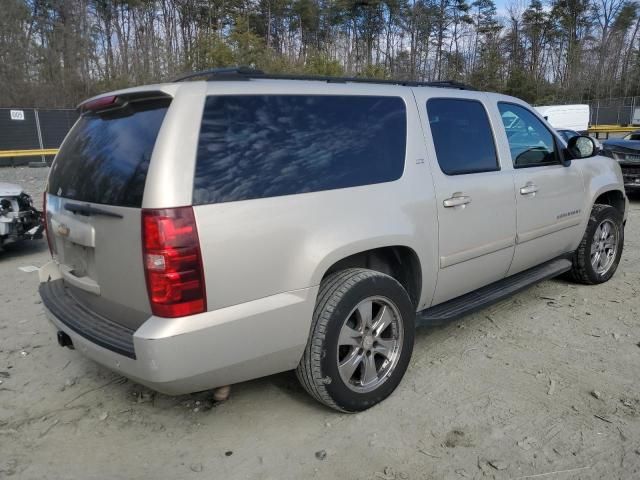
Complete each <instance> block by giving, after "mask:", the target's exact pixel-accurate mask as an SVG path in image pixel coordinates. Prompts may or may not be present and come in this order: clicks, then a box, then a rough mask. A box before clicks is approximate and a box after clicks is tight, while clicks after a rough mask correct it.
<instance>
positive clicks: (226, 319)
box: [42, 282, 318, 395]
mask: <svg viewBox="0 0 640 480" xmlns="http://www.w3.org/2000/svg"><path fill="white" fill-rule="evenodd" d="M51 283H53V282H51ZM317 291H318V288H317V287H312V288H307V289H301V290H295V291H291V292H286V293H281V294H278V295H273V296H270V297H266V298H262V299H258V300H255V301H252V302H247V303H243V304H240V305H234V306H231V307H227V308H223V309H220V310H215V311H212V312H205V313H202V314H198V315H192V316H189V317H182V318H173V319H168V318H160V317H154V316H152V317H150V318H149V319H148V320H147V321H146V322H145V323H144V324H143V325H142V326H141V327H140V328H139V329H138V330H136V331H135V332H131V333H130V334H131V339H132V345H133V355H127V354H126V351H124V352H123V351H120V352H116V351H114V349H113V346H112V345H109V344H108V343H104V342H101V341H99V339H98V340H97V339H96V337H95V334H96V330H95V329H96V327H95V324H94V323H95V319H90V318H89V316H86V317H85V321H84V322H82V321H70V320H69V316H68V315H70V314H69V313H65V311H62V310H61V309H60V308H59V306H56V305H55V302H54V303H52V300H51V298H50V297H49V298H47V295H42V298H43V304H44V306H45V311H46V314H47V317H48V318H49V320H50V321H51V323H52V324H53V325H54V327H55V328H56V329H57V330H61V331H63V332H65V333H66V334H67V335H69V337H71V339H72V341H73V344H74V347H75V348H76V349H77V350H78V351H79V352H81V353H82V354H84V355H86V356H87V357H89V358H91V359H93V360H95V361H96V362H98V363H100V364H102V365H104V366H106V367H108V368H110V369H112V370H114V371H116V372H119V373H121V374H122V375H124V376H126V377H129V378H131V379H132V380H134V381H136V382H138V383H141V384H143V385H146V386H148V387H150V388H152V389H154V390H157V391H159V392H162V393H167V394H170V395H177V394H183V393H190V392H197V391H201V390H207V389H210V388H214V387H217V386H221V385H229V384H233V383H238V382H242V381H245V380H250V379H253V378H257V377H262V376H266V375H270V374H273V373H278V372H282V371H285V370H291V369H293V368H295V367H296V366H297V364H298V362H299V360H300V357H301V356H302V353H303V351H304V348H305V345H306V342H307V337H308V334H309V328H310V325H311V317H312V314H313V306H314V304H315V298H316V295H317ZM60 301H61V300H60V299H58V301H57V302H58V303H59V302H60ZM68 310H72V306H68ZM76 314H77V312H76ZM87 325H89V328H88V329H89V330H90V331H87ZM111 333H112V334H113V332H111ZM121 333H122V334H126V332H124V331H123V332H121ZM121 343H122V342H121ZM126 343H127V341H124V343H122V344H126Z"/></svg>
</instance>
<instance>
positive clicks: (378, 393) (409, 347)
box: [296, 268, 415, 412]
mask: <svg viewBox="0 0 640 480" xmlns="http://www.w3.org/2000/svg"><path fill="white" fill-rule="evenodd" d="M414 336H415V309H414V307H413V304H412V303H411V300H410V298H409V295H408V294H407V292H406V291H405V289H404V288H403V287H402V285H400V284H399V283H398V282H397V281H396V280H395V279H393V278H392V277H390V276H388V275H385V274H383V273H380V272H376V271H373V270H367V269H364V268H350V269H347V270H343V271H340V272H336V273H333V274H331V275H329V276H328V277H327V278H325V279H324V280H323V281H322V283H321V285H320V291H319V293H318V300H317V303H316V307H315V310H314V314H313V323H312V325H311V333H310V335H309V340H308V342H307V346H306V348H305V351H304V355H303V356H302V359H301V360H300V364H299V365H298V368H297V369H296V375H297V377H298V380H299V381H300V383H301V384H302V386H303V387H304V389H305V390H306V391H307V392H309V394H311V396H313V397H314V398H315V399H316V400H318V401H319V402H321V403H324V404H325V405H327V406H329V407H331V408H333V409H336V410H339V411H342V412H359V411H362V410H366V409H367V408H370V407H372V406H373V405H375V404H377V403H379V402H381V401H382V400H384V399H385V398H387V397H388V396H389V395H390V394H391V393H392V392H393V391H394V390H395V388H396V387H397V386H398V384H399V383H400V380H401V379H402V377H403V376H404V373H405V371H406V369H407V366H408V365H409V360H410V359H411V353H412V351H413V342H414Z"/></svg>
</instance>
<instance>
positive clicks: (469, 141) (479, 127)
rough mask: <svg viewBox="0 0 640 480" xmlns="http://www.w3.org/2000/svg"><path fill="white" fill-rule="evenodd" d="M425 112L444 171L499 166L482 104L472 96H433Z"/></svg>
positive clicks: (476, 170) (451, 172)
mask: <svg viewBox="0 0 640 480" xmlns="http://www.w3.org/2000/svg"><path fill="white" fill-rule="evenodd" d="M427 114H428V116H429V125H430V127H431V135H432V136H433V144H434V146H435V149H436V156H437V158H438V164H439V165H440V169H441V170H442V171H443V172H444V173H446V174H447V175H461V174H464V173H479V172H492V171H495V170H499V167H498V156H497V154H496V146H495V143H494V141H493V132H492V130H491V126H490V124H489V117H488V116H487V112H486V110H485V109H484V106H483V105H482V104H481V103H480V102H478V101H475V100H464V99H457V98H432V99H430V100H428V101H427Z"/></svg>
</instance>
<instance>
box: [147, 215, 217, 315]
mask: <svg viewBox="0 0 640 480" xmlns="http://www.w3.org/2000/svg"><path fill="white" fill-rule="evenodd" d="M142 245H143V257H144V270H145V274H146V278H147V291H148V293H149V302H150V303H151V311H152V312H153V314H154V315H157V316H159V317H168V318H175V317H183V316H186V315H193V314H196V313H202V312H204V311H205V310H206V309H207V299H206V294H205V285H204V272H203V268H202V255H201V253H200V242H199V240H198V230H197V228H196V221H195V216H194V214H193V208H191V207H180V208H166V209H158V210H147V209H145V210H143V211H142Z"/></svg>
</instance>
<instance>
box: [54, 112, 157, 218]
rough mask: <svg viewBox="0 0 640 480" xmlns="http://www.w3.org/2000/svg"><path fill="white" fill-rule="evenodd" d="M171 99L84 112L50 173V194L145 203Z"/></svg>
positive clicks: (123, 203) (105, 201) (125, 204)
mask: <svg viewBox="0 0 640 480" xmlns="http://www.w3.org/2000/svg"><path fill="white" fill-rule="evenodd" d="M168 107H169V101H168V100H160V101H158V100H155V101H152V102H150V101H145V102H131V103H129V104H128V105H127V106H126V107H124V108H121V109H118V110H116V111H112V112H110V113H109V112H105V113H97V114H96V113H88V114H84V115H83V116H82V117H80V119H79V120H78V122H77V123H76V124H75V125H74V126H73V128H72V129H71V131H70V132H69V135H68V136H67V138H66V140H65V141H64V143H63V145H62V148H61V150H60V152H59V153H58V156H57V157H56V160H55V162H54V164H53V167H52V168H51V173H50V174H49V193H51V194H53V195H57V196H60V197H65V198H69V199H72V200H79V201H84V202H91V203H102V204H108V205H117V206H122V207H136V208H139V207H141V206H142V194H143V193H144V184H145V180H146V177H147V170H148V168H149V161H150V160H151V153H152V152H153V146H154V145H155V143H156V137H157V136H158V131H159V130H160V126H161V125H162V121H163V119H164V116H165V114H166V112H167V108H168Z"/></svg>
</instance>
